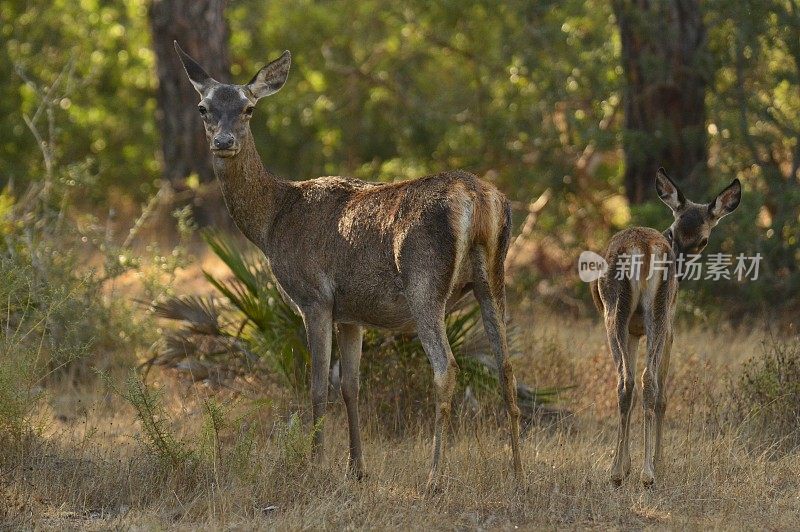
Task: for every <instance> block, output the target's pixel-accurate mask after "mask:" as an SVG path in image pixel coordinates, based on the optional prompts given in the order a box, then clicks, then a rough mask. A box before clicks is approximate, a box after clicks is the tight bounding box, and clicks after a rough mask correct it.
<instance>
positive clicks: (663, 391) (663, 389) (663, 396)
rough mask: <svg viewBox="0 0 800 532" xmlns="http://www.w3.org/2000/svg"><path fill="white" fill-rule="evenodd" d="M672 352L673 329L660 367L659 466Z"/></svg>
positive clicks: (658, 403) (657, 425) (657, 440)
mask: <svg viewBox="0 0 800 532" xmlns="http://www.w3.org/2000/svg"><path fill="white" fill-rule="evenodd" d="M671 352H672V331H670V332H669V335H668V336H667V340H666V343H665V344H664V352H663V355H662V356H661V364H660V366H659V368H658V398H657V399H656V452H655V460H654V464H655V465H656V466H657V467H658V466H659V464H660V463H661V445H662V439H661V436H662V430H663V428H664V414H665V413H666V411H667V374H668V373H669V359H670V353H671Z"/></svg>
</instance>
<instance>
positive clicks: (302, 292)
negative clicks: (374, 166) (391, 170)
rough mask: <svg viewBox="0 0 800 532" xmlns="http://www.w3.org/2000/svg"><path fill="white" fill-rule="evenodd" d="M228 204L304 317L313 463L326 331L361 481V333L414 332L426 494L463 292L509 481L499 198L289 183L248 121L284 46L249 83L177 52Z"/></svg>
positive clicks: (331, 181)
mask: <svg viewBox="0 0 800 532" xmlns="http://www.w3.org/2000/svg"><path fill="white" fill-rule="evenodd" d="M175 49H176V50H177V52H178V55H179V56H180V59H181V61H182V63H183V66H184V68H185V70H186V73H187V74H188V76H189V80H190V81H191V82H192V84H193V85H194V87H195V89H196V90H197V92H198V93H200V97H201V100H200V104H199V106H198V110H199V112H200V114H201V115H202V116H203V121H204V123H205V130H206V136H207V137H208V141H209V144H210V149H211V153H212V155H213V165H214V170H215V173H216V175H217V179H218V180H219V182H220V185H221V187H222V192H223V196H224V198H225V203H226V205H227V206H228V210H229V211H230V214H231V216H232V217H233V220H234V222H235V223H236V225H237V227H238V228H239V229H240V230H241V231H242V233H244V235H245V236H246V237H247V238H248V239H249V240H250V241H252V242H253V243H254V244H255V245H256V246H258V247H259V248H260V249H261V251H263V252H264V255H265V256H266V258H267V260H268V261H269V265H270V267H271V269H272V272H273V274H274V276H275V279H276V281H277V283H278V285H279V286H280V289H281V291H282V293H283V294H284V296H285V298H286V299H287V301H288V302H289V303H290V304H292V305H293V306H294V307H295V308H296V309H297V310H298V311H299V313H300V314H301V315H302V317H303V322H304V324H305V327H306V333H307V337H308V347H309V349H310V351H311V360H312V362H311V365H312V368H311V373H312V376H311V398H312V415H313V420H314V426H315V427H319V430H317V431H316V432H315V435H314V456H315V457H316V459H319V458H320V457H321V455H322V451H323V431H322V428H321V426H319V425H318V424H317V423H318V422H320V421H321V420H322V418H323V416H324V415H325V411H326V406H327V402H328V373H329V368H330V359H331V336H332V333H333V330H334V326H335V329H336V334H337V335H338V336H337V339H338V345H339V350H340V367H341V371H342V380H341V382H342V384H341V388H342V397H343V399H344V404H345V408H346V410H347V418H348V425H349V433H350V458H349V470H350V472H351V473H352V474H354V475H355V476H356V477H358V478H360V477H361V476H362V475H363V474H364V463H363V458H362V452H361V436H360V432H359V422H358V392H359V372H358V367H359V361H360V358H361V341H362V328H363V327H365V326H372V327H381V328H386V329H399V328H405V327H407V326H413V325H415V326H416V328H417V332H418V334H419V337H420V340H421V342H422V345H423V347H424V349H425V353H426V355H427V356H428V359H429V360H430V363H431V366H432V368H433V379H434V383H435V385H436V421H435V434H434V440H433V463H432V466H431V470H430V475H429V477H428V485H429V487H434V488H435V487H436V486H437V484H438V482H439V478H440V477H441V463H442V461H443V458H442V457H443V450H442V438H443V436H444V431H445V424H446V422H447V420H448V417H449V413H450V407H451V398H452V394H453V390H454V388H455V385H456V374H457V371H458V366H457V364H456V361H455V359H454V358H453V353H452V351H451V350H450V345H449V344H448V341H447V336H446V334H445V314H446V313H447V311H448V308H451V307H452V305H453V304H454V303H455V302H456V301H457V300H459V299H460V298H461V297H462V296H464V295H465V294H467V293H468V292H469V291H472V292H473V293H474V294H475V297H476V298H477V300H478V303H479V304H480V307H481V314H482V317H483V323H484V327H485V329H486V333H487V335H488V337H489V341H490V343H491V346H492V350H493V352H494V356H495V358H496V361H497V366H498V371H499V375H500V384H501V389H502V393H503V398H504V400H505V404H506V409H507V413H508V417H509V421H510V425H511V448H512V454H513V466H514V471H515V473H516V474H519V473H520V472H521V470H522V465H521V462H520V454H519V415H520V413H519V409H518V408H517V404H516V382H515V379H514V374H513V372H512V369H511V364H510V363H509V360H508V345H507V342H506V326H505V322H504V314H505V283H504V278H503V262H504V260H505V256H506V252H507V250H508V244H509V235H510V231H511V211H510V207H509V203H508V200H507V199H506V198H505V196H504V195H503V194H502V193H501V192H500V191H499V190H497V189H496V188H495V187H494V186H492V185H490V184H488V183H486V182H484V181H481V180H480V179H478V178H477V177H475V176H474V175H472V174H470V173H467V172H462V171H450V172H444V173H441V174H437V175H432V176H427V177H423V178H420V179H417V180H411V181H402V182H397V183H391V184H373V183H366V182H363V181H359V180H356V179H348V178H343V177H321V178H317V179H311V180H309V181H300V182H292V181H285V180H283V179H280V178H278V177H277V176H275V175H274V174H272V173H271V172H269V170H267V169H265V168H264V166H263V165H262V162H261V158H260V157H259V155H258V153H257V152H256V148H255V144H254V142H253V136H252V133H251V131H250V126H249V120H250V117H251V116H252V114H253V109H254V107H255V104H256V102H257V101H258V100H259V99H261V98H263V97H265V96H269V95H271V94H274V93H275V92H277V91H278V90H279V89H280V88H281V87H282V86H283V84H284V82H285V81H286V78H287V76H288V74H289V65H290V63H291V56H290V54H289V52H288V51H286V52H284V53H283V55H281V57H279V58H278V59H276V60H275V61H273V62H271V63H269V64H268V65H267V66H265V67H264V68H262V69H261V70H259V71H258V73H257V74H256V75H255V77H253V79H252V80H251V81H250V82H249V83H247V84H246V85H227V84H223V83H219V82H217V81H216V80H214V79H212V78H211V77H210V76H209V75H208V74H206V72H205V71H204V70H203V69H202V68H201V67H200V66H199V65H198V64H197V63H196V62H195V61H194V60H193V59H192V58H191V57H189V56H188V55H187V54H186V53H184V52H183V50H181V48H180V47H179V46H178V43H177V42H176V43H175Z"/></svg>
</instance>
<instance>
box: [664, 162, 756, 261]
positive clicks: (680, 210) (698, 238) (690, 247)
mask: <svg viewBox="0 0 800 532" xmlns="http://www.w3.org/2000/svg"><path fill="white" fill-rule="evenodd" d="M656 191H658V197H659V198H661V201H663V202H664V203H666V204H667V206H668V207H669V208H670V209H672V214H673V216H674V217H675V221H674V222H673V223H672V225H671V226H670V227H669V229H667V230H666V231H665V233H664V235H665V236H666V237H667V240H669V241H670V243H671V244H672V249H673V250H674V251H675V254H676V255H680V254H682V253H700V252H701V251H703V249H704V248H705V247H706V244H708V237H709V235H710V234H711V230H712V229H714V227H716V225H717V223H719V221H720V220H721V219H722V218H723V217H724V216H727V215H728V214H730V213H732V212H733V211H734V210H736V207H738V206H739V201H740V200H741V199H742V184H741V183H740V182H739V180H738V179H734V180H733V182H732V183H731V184H730V185H728V186H727V187H726V188H725V190H723V191H722V192H720V193H719V194H718V195H717V197H716V198H714V199H713V200H712V201H711V202H710V203H694V202H693V201H689V200H687V199H686V197H685V196H684V195H683V192H681V189H679V188H678V185H676V184H675V183H674V182H673V181H672V179H670V178H669V176H667V173H666V172H665V171H664V169H663V168H659V169H658V172H657V173H656Z"/></svg>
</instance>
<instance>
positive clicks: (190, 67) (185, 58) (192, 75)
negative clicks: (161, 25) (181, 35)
mask: <svg viewBox="0 0 800 532" xmlns="http://www.w3.org/2000/svg"><path fill="white" fill-rule="evenodd" d="M173 42H174V43H175V51H176V52H178V57H180V59H181V63H183V69H184V70H185V71H186V75H187V76H189V81H191V82H192V85H194V89H195V90H196V91H197V92H199V93H200V96H205V95H206V92H208V90H209V89H210V88H211V87H214V86H216V85H219V82H218V81H217V80H215V79H214V78H212V77H211V76H209V75H208V73H206V71H205V70H203V67H201V66H200V65H198V64H197V61H195V60H194V59H192V58H191V57H190V56H189V54H187V53H186V52H184V51H183V49H182V48H181V47H180V45H179V44H178V41H173Z"/></svg>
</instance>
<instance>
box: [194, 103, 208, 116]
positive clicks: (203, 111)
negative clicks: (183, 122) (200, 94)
mask: <svg viewBox="0 0 800 532" xmlns="http://www.w3.org/2000/svg"><path fill="white" fill-rule="evenodd" d="M197 110H198V111H200V116H206V113H207V112H208V109H206V106H205V105H198V106H197Z"/></svg>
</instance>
